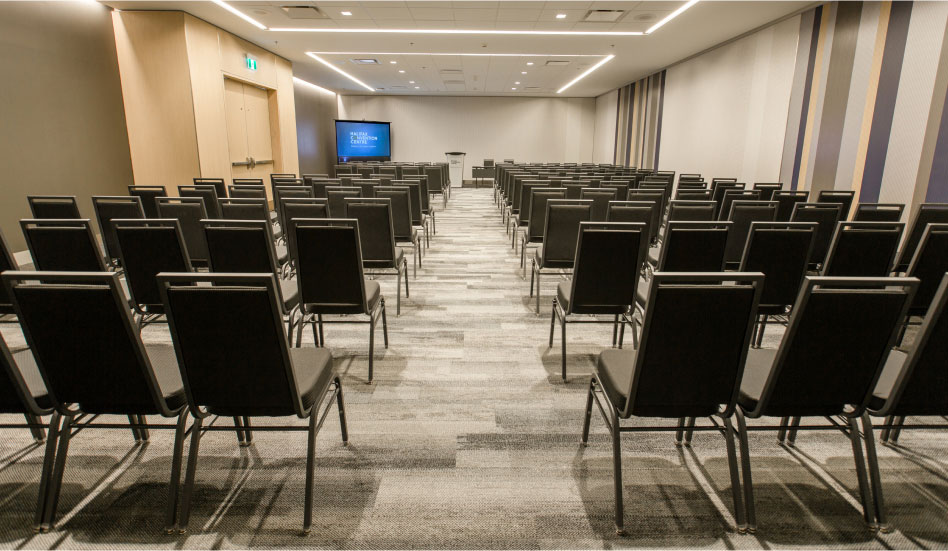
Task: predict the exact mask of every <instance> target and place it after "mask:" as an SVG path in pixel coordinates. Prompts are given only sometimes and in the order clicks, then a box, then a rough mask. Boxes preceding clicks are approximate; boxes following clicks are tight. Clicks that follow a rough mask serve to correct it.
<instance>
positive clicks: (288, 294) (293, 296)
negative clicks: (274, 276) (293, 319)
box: [280, 279, 300, 312]
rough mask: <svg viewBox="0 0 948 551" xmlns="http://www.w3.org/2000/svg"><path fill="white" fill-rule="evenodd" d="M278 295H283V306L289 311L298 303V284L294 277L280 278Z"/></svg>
mask: <svg viewBox="0 0 948 551" xmlns="http://www.w3.org/2000/svg"><path fill="white" fill-rule="evenodd" d="M280 295H281V296H282V297H283V308H284V309H285V310H286V311H287V312H289V311H290V310H292V309H293V307H294V306H296V305H297V304H299V303H300V287H299V284H298V283H297V282H296V280H295V279H281V280H280Z"/></svg>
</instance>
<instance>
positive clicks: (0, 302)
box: [0, 231, 20, 314]
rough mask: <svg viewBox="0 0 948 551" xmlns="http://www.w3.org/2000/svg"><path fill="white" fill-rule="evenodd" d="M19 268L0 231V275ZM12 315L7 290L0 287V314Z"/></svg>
mask: <svg viewBox="0 0 948 551" xmlns="http://www.w3.org/2000/svg"><path fill="white" fill-rule="evenodd" d="M19 269H20V267H19V265H18V264H17V262H16V258H14V256H13V252H12V251H11V250H10V247H9V246H8V245H7V240H6V239H5V238H4V237H3V232H2V231H0V274H2V273H3V272H5V271H7V270H19ZM12 313H13V301H12V300H11V299H10V297H9V295H7V289H6V287H4V286H3V285H0V314H12Z"/></svg>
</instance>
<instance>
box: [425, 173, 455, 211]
mask: <svg viewBox="0 0 948 551" xmlns="http://www.w3.org/2000/svg"><path fill="white" fill-rule="evenodd" d="M424 175H425V176H427V177H428V194H429V195H441V201H442V203H443V204H444V205H447V204H448V191H447V190H448V189H450V188H448V186H447V183H448V175H447V174H445V172H444V171H443V170H442V167H441V166H440V165H431V166H426V167H424Z"/></svg>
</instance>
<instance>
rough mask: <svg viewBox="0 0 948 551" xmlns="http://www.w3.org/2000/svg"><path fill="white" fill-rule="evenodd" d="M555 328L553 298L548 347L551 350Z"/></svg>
mask: <svg viewBox="0 0 948 551" xmlns="http://www.w3.org/2000/svg"><path fill="white" fill-rule="evenodd" d="M555 328H556V297H553V311H552V312H551V313H550V346H549V348H553V331H554V329H555Z"/></svg>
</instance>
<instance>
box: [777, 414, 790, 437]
mask: <svg viewBox="0 0 948 551" xmlns="http://www.w3.org/2000/svg"><path fill="white" fill-rule="evenodd" d="M789 424H790V418H789V417H781V418H780V429H779V430H778V431H777V442H780V443H783V442H784V441H785V440H786V439H787V425H789Z"/></svg>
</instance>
